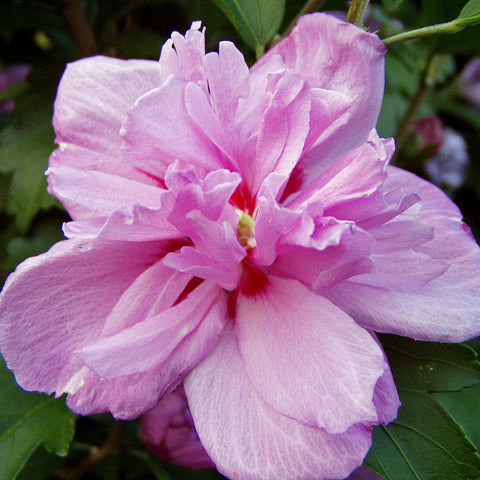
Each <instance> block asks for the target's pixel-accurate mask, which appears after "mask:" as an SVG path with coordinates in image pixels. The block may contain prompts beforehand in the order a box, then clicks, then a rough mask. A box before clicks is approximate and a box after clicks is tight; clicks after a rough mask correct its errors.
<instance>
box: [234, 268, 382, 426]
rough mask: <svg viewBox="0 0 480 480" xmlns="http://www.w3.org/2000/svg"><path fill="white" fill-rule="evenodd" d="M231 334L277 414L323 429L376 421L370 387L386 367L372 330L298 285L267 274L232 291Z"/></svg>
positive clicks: (264, 396)
mask: <svg viewBox="0 0 480 480" xmlns="http://www.w3.org/2000/svg"><path fill="white" fill-rule="evenodd" d="M237 305H238V307H237V315H236V319H237V321H236V333H237V336H238V344H239V349H240V352H241V354H242V358H243V362H244V365H245V370H246V372H247V374H248V376H249V378H250V380H251V382H252V384H253V385H254V387H255V388H256V389H257V391H258V392H259V394H260V395H261V396H262V398H263V399H264V400H265V401H266V402H267V403H268V404H269V405H271V406H272V407H273V408H274V409H275V410H277V411H278V412H279V413H282V414H283V415H287V416H289V417H292V418H294V419H295V420H297V421H299V422H301V423H304V424H305V425H310V426H314V427H320V428H323V429H325V430H326V431H327V432H329V433H343V432H345V431H347V430H348V429H349V428H350V427H351V426H352V425H354V424H356V423H365V424H367V423H376V422H377V421H378V418H377V412H376V409H375V406H374V404H373V392H374V388H375V385H376V384H377V381H378V379H379V378H380V377H381V376H382V375H383V372H384V371H385V368H386V362H385V360H384V356H383V352H382V350H381V349H380V347H379V346H378V345H377V344H376V342H375V340H374V339H373V338H372V337H371V335H370V334H369V333H368V332H367V331H366V330H365V329H363V328H361V327H359V326H358V325H357V324H356V323H355V322H354V321H353V320H352V319H351V318H350V317H348V315H346V314H345V313H344V312H343V311H341V310H340V309H338V308H337V307H335V306H334V305H332V304H331V303H330V302H329V301H328V300H326V299H325V298H324V297H322V296H319V295H316V294H314V293H312V292H310V291H309V290H307V289H306V288H305V287H304V286H302V285H301V284H300V283H298V282H296V281H292V280H282V279H278V278H274V277H269V278H268V282H267V284H266V286H265V287H264V288H263V290H262V291H261V292H260V293H259V294H258V295H256V296H253V297H247V296H244V295H242V294H240V295H239V297H238V301H237Z"/></svg>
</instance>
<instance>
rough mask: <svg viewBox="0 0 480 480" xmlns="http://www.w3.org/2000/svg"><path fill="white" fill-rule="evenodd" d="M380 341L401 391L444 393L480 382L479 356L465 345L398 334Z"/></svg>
mask: <svg viewBox="0 0 480 480" xmlns="http://www.w3.org/2000/svg"><path fill="white" fill-rule="evenodd" d="M380 340H381V342H382V345H383V348H384V350H385V353H386V354H387V357H388V362H389V364H390V367H391V369H392V371H393V372H394V377H395V384H396V385H397V388H398V389H408V390H416V391H423V392H432V391H436V392H445V391H455V390H460V389H462V388H464V387H468V386H471V385H476V384H478V383H480V363H479V362H478V357H477V354H476V353H475V351H474V350H473V349H471V348H470V347H468V346H466V345H462V344H446V343H432V342H419V341H416V340H412V339H410V338H404V337H399V336H396V335H381V336H380Z"/></svg>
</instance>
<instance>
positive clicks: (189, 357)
mask: <svg viewBox="0 0 480 480" xmlns="http://www.w3.org/2000/svg"><path fill="white" fill-rule="evenodd" d="M225 318H226V311H225V312H223V314H221V315H218V316H217V317H216V318H213V317H211V318H210V319H209V321H203V322H201V323H200V325H198V327H197V328H196V329H195V330H193V331H192V332H191V333H190V334H188V335H186V336H185V337H184V338H183V340H182V341H181V342H180V343H179V344H178V346H177V347H176V348H175V349H174V350H173V352H172V353H171V354H170V356H169V358H168V360H167V361H165V362H163V363H161V364H160V365H158V366H156V367H154V368H152V369H150V370H148V371H146V372H144V373H137V374H132V375H126V376H122V377H117V378H112V379H106V378H102V377H99V376H98V375H97V374H96V373H94V372H93V371H91V370H90V369H88V368H87V367H83V369H82V370H80V371H79V372H78V374H77V378H75V383H74V382H72V383H71V385H70V389H69V390H67V391H68V392H69V393H70V394H69V396H68V405H69V407H70V408H72V410H74V411H75V412H77V413H80V414H82V415H92V414H95V413H101V412H112V414H113V415H114V416H115V417H117V418H122V419H133V418H137V417H138V416H139V415H141V414H143V413H145V412H146V411H148V410H150V409H151V408H152V407H154V406H155V404H156V403H157V402H158V401H159V400H160V399H161V398H163V397H164V396H165V395H167V394H168V393H170V392H171V391H172V390H174V389H175V388H176V387H177V386H178V384H179V383H180V382H181V381H182V380H183V378H184V376H185V375H186V374H188V373H189V372H190V371H191V370H192V368H194V367H196V366H197V365H198V363H199V362H201V361H202V360H203V359H204V358H205V357H206V356H207V355H208V354H209V353H210V352H211V351H212V349H213V347H214V346H215V344H216V342H217V338H218V335H219V334H220V332H221V331H222V329H223V327H224V325H225Z"/></svg>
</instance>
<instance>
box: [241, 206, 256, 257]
mask: <svg viewBox="0 0 480 480" xmlns="http://www.w3.org/2000/svg"><path fill="white" fill-rule="evenodd" d="M239 214H240V215H241V216H240V220H239V221H238V228H237V235H238V241H239V242H240V245H241V246H242V247H243V248H245V249H246V250H249V249H250V248H255V247H256V246H257V241H256V240H255V220H254V219H253V218H252V217H251V216H250V215H249V214H248V213H245V212H242V211H240V210H239Z"/></svg>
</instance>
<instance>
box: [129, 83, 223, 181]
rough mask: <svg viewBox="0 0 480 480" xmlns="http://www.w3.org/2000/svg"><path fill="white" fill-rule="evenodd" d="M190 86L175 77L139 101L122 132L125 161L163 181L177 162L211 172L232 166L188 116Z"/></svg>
mask: <svg viewBox="0 0 480 480" xmlns="http://www.w3.org/2000/svg"><path fill="white" fill-rule="evenodd" d="M187 85H188V82H186V81H185V80H183V79H181V78H179V77H176V76H174V75H172V76H170V77H169V78H168V79H167V81H166V82H165V83H164V84H163V85H162V86H161V87H159V88H157V89H155V90H152V91H151V92H149V93H147V94H146V95H144V96H142V97H140V98H139V99H138V100H137V102H136V104H135V106H134V107H133V108H132V109H131V110H130V111H129V113H128V116H127V119H126V120H125V122H124V123H123V125H122V129H121V132H120V134H121V135H122V136H123V139H124V142H123V145H122V158H123V160H124V161H126V162H132V163H133V164H134V165H137V166H138V167H139V168H141V169H142V170H143V171H147V172H148V173H150V174H151V175H153V176H156V177H159V178H163V177H164V175H165V171H166V169H167V167H168V165H170V164H171V163H173V161H174V160H177V159H178V160H182V161H183V162H186V163H189V164H191V165H195V166H197V167H199V168H201V169H206V170H207V171H211V170H217V169H220V168H224V167H225V166H227V167H228V165H225V162H224V156H223V155H222V154H221V153H220V151H219V150H218V147H217V146H216V145H215V144H214V142H213V141H212V140H211V139H210V138H209V137H207V136H206V135H205V133H204V132H203V129H201V128H200V127H199V126H198V125H197V124H196V123H195V122H194V121H193V119H192V118H191V117H190V115H189V114H188V111H187V107H186V105H185V91H186V88H187ZM195 91H197V92H198V90H197V89H195V90H194V91H193V93H192V92H190V95H193V94H195ZM190 101H191V99H190ZM211 128H212V129H215V126H212V127H211Z"/></svg>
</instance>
